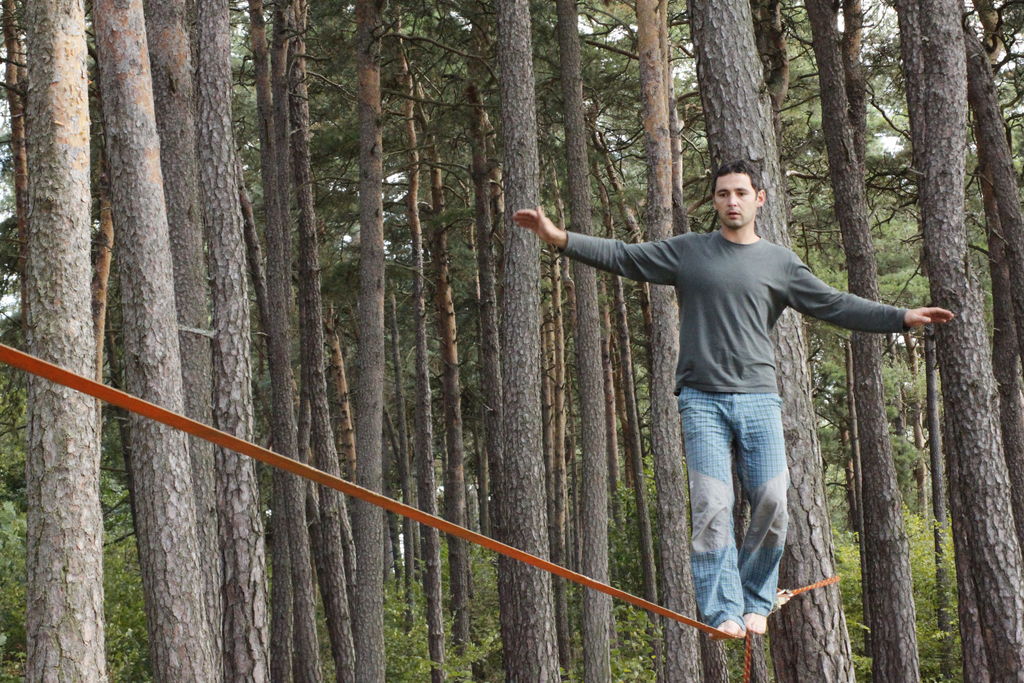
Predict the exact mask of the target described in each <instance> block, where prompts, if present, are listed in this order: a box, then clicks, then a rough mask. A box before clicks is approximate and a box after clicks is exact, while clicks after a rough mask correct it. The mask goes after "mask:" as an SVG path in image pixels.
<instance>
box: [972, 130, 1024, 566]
mask: <svg viewBox="0 0 1024 683" xmlns="http://www.w3.org/2000/svg"><path fill="white" fill-rule="evenodd" d="M975 127H977V121H975ZM985 170H986V169H985V168H984V167H979V169H978V171H979V182H980V184H981V194H982V198H983V200H984V203H985V223H986V228H987V233H988V258H989V272H990V277H991V280H992V318H993V329H992V372H993V375H994V377H995V380H996V386H997V388H998V391H999V429H1000V433H1001V435H1002V444H1003V454H1004V456H1005V458H1006V469H1007V473H1008V474H1009V476H1010V494H1011V496H1012V498H1011V503H1012V506H1013V518H1014V522H1015V525H1016V529H1017V543H1018V544H1019V545H1020V546H1021V547H1024V471H1022V470H1024V404H1022V402H1021V391H1020V357H1019V355H1018V354H1019V349H1020V347H1019V345H1018V343H1017V331H1016V329H1015V327H1014V324H1013V323H1014V316H1013V302H1012V301H1011V297H1012V294H1011V292H1012V290H1013V284H1012V281H1011V278H1010V268H1009V265H1008V264H1007V258H1006V252H1007V249H1006V241H1005V240H1004V238H1003V232H1002V228H1001V225H1000V221H999V212H998V209H997V208H996V197H995V192H994V190H993V188H992V183H991V182H990V180H991V177H990V176H989V174H987V173H986V172H985Z"/></svg>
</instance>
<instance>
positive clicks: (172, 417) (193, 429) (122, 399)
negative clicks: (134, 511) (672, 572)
mask: <svg viewBox="0 0 1024 683" xmlns="http://www.w3.org/2000/svg"><path fill="white" fill-rule="evenodd" d="M0 361H2V362H4V363H7V364H8V365H11V366H14V367H16V368H20V369H21V370H24V371H26V372H30V373H32V374H33V375H38V376H39V377H43V378H44V379H48V380H50V381H51V382H56V383H57V384H63V385H64V386H66V387H69V388H71V389H74V390H76V391H80V392H82V393H85V394H89V395H90V396H94V397H95V398H98V399H100V400H103V401H106V402H107V403H111V404H113V405H116V406H120V407H121V408H124V409H125V410H130V411H131V412H133V413H137V414H139V415H142V416H143V417H148V418H149V419H151V420H156V421H157V422H162V423H163V424H165V425H169V426H171V427H174V428H175V429H180V430H181V431H183V432H187V433H189V434H191V435H193V436H197V437H199V438H201V439H205V440H207V441H210V442H212V443H215V444H217V445H218V446H222V447H224V448H227V449H230V450H232V451H236V452H238V453H241V454H242V455H247V456H249V457H250V458H254V459H256V460H259V461H261V462H264V463H266V464H268V465H270V466H272V467H277V468H278V469H282V470H285V471H287V472H291V473H292V474H297V475H299V476H300V477H305V478H306V479H309V480H311V481H315V482H316V483H318V484H322V485H324V486H327V487H330V488H332V489H336V490H338V491H341V492H342V493H344V494H346V495H349V496H352V497H354V498H358V499H359V500H361V501H364V502H366V503H370V504H372V505H376V506H377V507H380V508H384V509H385V510H388V511H389V512H394V513H395V514H399V515H402V516H404V517H408V518H410V519H413V520H415V521H417V522H420V523H421V524H426V525H427V526H431V527H434V528H435V529H439V530H440V531H443V532H445V533H446V534H451V535H452V536H456V537H458V538H461V539H463V540H466V541H469V542H470V543H476V544H477V545H481V546H483V547H485V548H489V549H490V550H493V551H495V552H498V553H501V554H502V555H505V556H507V557H511V558H512V559H514V560H519V561H520V562H525V563H526V564H529V565H532V566H534V567H536V568H538V569H543V570H544V571H546V572H549V573H551V574H554V575H555V576H560V577H562V578H563V579H568V580H570V581H574V582H576V583H578V584H580V585H582V586H586V587H587V588H593V589H594V590H596V591H600V592H602V593H605V594H607V595H610V596H612V597H613V598H618V599H620V600H624V601H625V602H628V603H631V604H633V605H636V606H637V607H642V608H643V609H645V610H648V611H649V612H654V613H655V614H659V615H661V616H663V617H667V618H669V619H673V620H675V621H678V622H680V623H683V624H686V625H688V626H693V627H694V628H697V629H700V630H701V631H704V632H706V633H709V634H711V635H715V636H727V634H726V633H724V632H723V631H719V630H718V629H716V628H713V627H711V626H708V625H707V624H702V623H701V622H699V621H696V620H694V619H690V618H689V617H684V616H683V615H682V614H679V613H677V612H673V611H672V610H670V609H668V608H666V607H662V606H661V605H657V604H655V603H653V602H650V601H648V600H644V599H643V598H640V597H637V596H636V595H633V594H631V593H627V592H625V591H622V590H619V589H618V588H614V587H612V586H609V585H608V584H606V583H601V582H600V581H597V580H595V579H592V578H590V577H589V576H584V575H583V574H579V573H577V572H574V571H572V570H570V569H566V568H565V567H562V566H559V565H557V564H555V563H553V562H549V561H548V560H545V559H543V558H541V557H537V556H536V555H531V554H530V553H527V552H525V551H522V550H519V549H518V548H513V547H512V546H510V545H506V544H505V543H502V542H500V541H496V540H494V539H493V538H488V537H487V536H484V535H483V534H478V533H476V532H475V531H470V530H469V529H466V528H465V527H461V526H459V525H457V524H452V523H451V522H449V521H447V520H444V519H441V518H440V517H435V516H434V515H430V514H427V513H426V512H423V511H422V510H419V509H417V508H414V507H411V506H409V505H405V504H404V503H400V502H398V501H397V500H392V499H391V498H387V497H385V496H382V495H380V494H379V493H376V492H374V491H371V490H369V489H365V488H363V487H361V486H357V485H355V484H352V483H350V482H348V481H345V480H344V479H341V478H340V477H335V476H333V475H330V474H327V473H326V472H323V471H321V470H318V469H316V468H315V467H310V466H309V465H306V464H305V463H301V462H299V461H297V460H292V459H291V458H286V457H284V456H283V455H279V454H277V453H275V452H274V451H272V450H269V449H267V448H263V447H262V446H257V445H256V444H254V443H250V442H248V441H245V440H243V439H239V438H238V437H236V436H232V435H230V434H228V433H227V432H222V431H220V430H219V429H214V428H213V427H210V426H209V425H205V424H203V423H201V422H197V421H195V420H193V419H190V418H187V417H185V416H184V415H179V414H178V413H175V412H172V411H170V410H167V409H166V408H161V407H160V406H158V405H155V404H153V403H150V402H148V401H144V400H142V399H141V398H138V397H136V396H132V395H131V394H128V393H125V392H123V391H120V390H118V389H114V388H112V387H108V386H107V385H105V384H101V383H99V382H96V381H94V380H91V379H88V378H86V377H82V376H81V375H78V374H75V373H73V372H71V371H69V370H65V369H64V368H61V367H59V366H57V365H53V364H52V363H47V362H46V361H44V360H41V359H39V358H36V357H35V356H31V355H29V354H27V353H24V352H22V351H18V350H17V349H13V348H11V347H10V346H6V345H4V344H0Z"/></svg>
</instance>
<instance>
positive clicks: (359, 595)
mask: <svg viewBox="0 0 1024 683" xmlns="http://www.w3.org/2000/svg"><path fill="white" fill-rule="evenodd" d="M382 8H383V2H382V0H357V2H356V64H357V69H358V74H359V87H358V96H357V101H358V105H357V106H358V111H359V169H360V183H359V243H360V249H359V251H360V257H359V330H360V333H359V346H358V348H357V351H356V367H357V368H358V369H359V372H358V373H357V375H356V385H355V418H356V420H355V421H356V452H357V453H358V458H359V463H358V466H357V469H356V481H357V482H358V483H359V484H360V485H361V486H363V487H364V488H368V489H370V490H373V491H380V490H381V486H382V462H381V461H382V453H381V447H382V443H381V433H382V432H381V428H382V420H383V415H384V405H383V401H384V395H383V387H384V208H383V204H382V197H381V192H382V183H383V148H382V140H381V123H380V118H381V90H380V34H381V30H382V18H381V10H382ZM353 530H354V532H355V541H356V555H357V557H358V558H359V562H358V564H357V567H356V569H357V571H356V577H357V580H356V583H357V587H358V589H357V591H356V600H355V609H356V629H355V640H354V643H355V648H356V652H358V653H359V660H358V662H357V665H356V679H357V680H359V681H383V680H384V614H383V611H384V585H383V572H384V557H383V549H384V515H383V513H382V512H381V511H380V510H379V509H378V508H376V507H374V506H372V505H370V504H369V503H362V502H358V503H356V504H355V506H354V514H353Z"/></svg>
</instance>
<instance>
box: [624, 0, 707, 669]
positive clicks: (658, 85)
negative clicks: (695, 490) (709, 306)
mask: <svg viewBox="0 0 1024 683" xmlns="http://www.w3.org/2000/svg"><path fill="white" fill-rule="evenodd" d="M657 5H658V3H657V1H656V0H638V2H637V27H638V32H637V34H638V35H637V48H638V51H639V53H640V88H641V91H642V97H643V112H644V114H643V116H644V133H645V138H646V145H645V149H646V152H647V164H648V166H647V216H646V222H647V239H648V240H658V239H664V238H667V237H670V236H671V235H672V148H671V141H670V139H669V130H668V125H669V116H668V110H667V107H666V104H667V97H666V93H665V87H664V86H665V76H664V70H665V69H666V68H667V64H666V58H665V55H664V54H663V53H662V50H661V45H660V39H659V35H660V29H659V24H660V20H663V17H661V15H660V13H659V12H658V10H657ZM651 317H652V325H651V387H650V391H651V396H650V402H651V449H652V450H653V452H654V480H655V484H656V485H657V488H658V527H659V530H660V535H661V543H660V544H659V554H660V557H661V577H660V578H661V587H662V602H663V604H664V605H665V606H666V607H668V608H669V609H674V610H676V611H679V612H683V613H686V614H692V613H693V609H694V607H693V605H694V601H693V576H692V575H691V573H690V552H689V548H690V546H689V531H690V524H689V515H688V507H689V495H688V491H687V487H686V478H685V475H684V473H683V464H682V457H681V455H682V452H683V445H682V432H681V431H680V427H679V409H678V407H677V406H676V401H675V396H674V393H675V392H674V385H675V364H676V360H677V356H678V351H679V311H678V306H677V303H676V300H675V293H674V292H673V291H672V290H671V289H670V288H668V287H657V286H655V287H651ZM637 484H638V486H639V480H638V482H637ZM664 630H665V669H664V679H665V680H670V681H674V680H699V679H700V676H701V668H700V650H699V646H698V644H697V633H696V631H694V630H693V629H691V628H689V627H686V626H684V625H683V624H680V623H678V622H673V621H665V622H664Z"/></svg>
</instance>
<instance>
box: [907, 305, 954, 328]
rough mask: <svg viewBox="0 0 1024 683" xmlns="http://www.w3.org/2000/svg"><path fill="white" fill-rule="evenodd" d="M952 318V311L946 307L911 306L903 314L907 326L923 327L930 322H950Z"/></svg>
mask: <svg viewBox="0 0 1024 683" xmlns="http://www.w3.org/2000/svg"><path fill="white" fill-rule="evenodd" d="M952 319H953V313H952V311H947V310H946V309H945V308H934V307H928V308H911V309H910V310H909V311H907V313H906V315H904V316H903V324H904V325H906V326H907V327H921V325H927V324H929V323H948V322H949V321H950V320H952Z"/></svg>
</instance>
